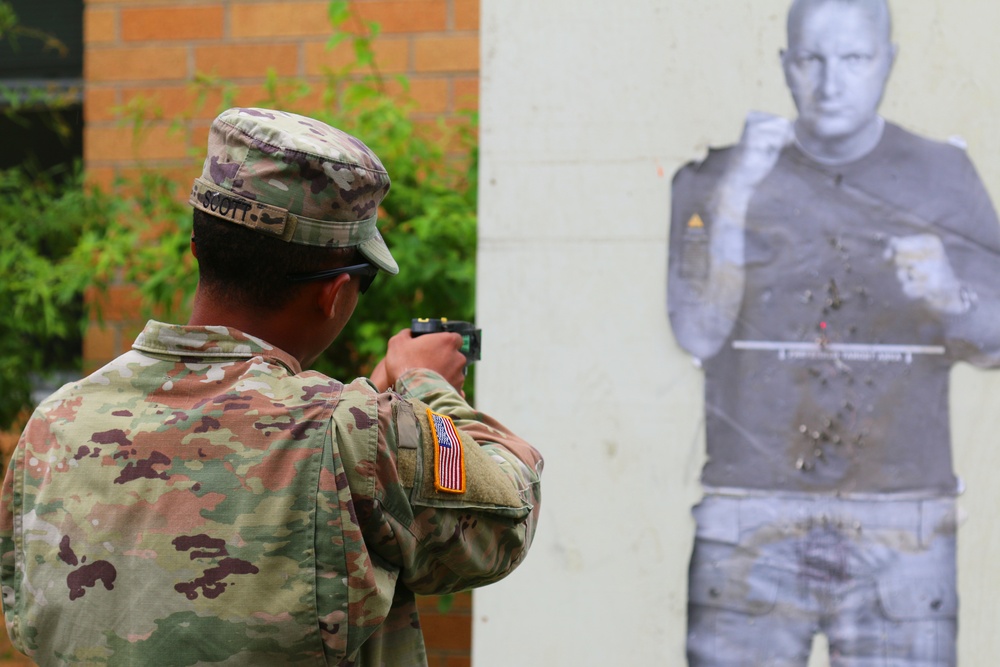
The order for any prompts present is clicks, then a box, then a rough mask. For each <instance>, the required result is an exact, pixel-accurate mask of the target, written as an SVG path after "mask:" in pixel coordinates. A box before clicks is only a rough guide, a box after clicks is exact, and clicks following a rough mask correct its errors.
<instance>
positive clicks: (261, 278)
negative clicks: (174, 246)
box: [194, 209, 364, 312]
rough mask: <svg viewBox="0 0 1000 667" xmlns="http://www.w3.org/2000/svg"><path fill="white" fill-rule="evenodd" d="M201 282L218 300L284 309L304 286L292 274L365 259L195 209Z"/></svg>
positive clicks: (268, 309) (353, 252)
mask: <svg viewBox="0 0 1000 667" xmlns="http://www.w3.org/2000/svg"><path fill="white" fill-rule="evenodd" d="M194 238H195V245H196V246H197V251H198V270H199V281H200V284H201V286H202V288H203V289H205V290H206V291H207V292H208V293H209V294H211V295H212V296H213V297H215V298H217V299H224V300H226V301H227V302H229V303H234V304H236V305H239V306H241V307H243V308H247V309H250V310H256V311H260V312H273V311H275V310H278V309H280V308H281V307H282V306H283V305H284V304H285V303H287V302H288V300H289V299H292V298H294V297H295V295H296V294H298V292H299V290H301V289H303V285H302V284H301V283H299V284H296V283H292V282H290V281H289V280H288V278H287V274H289V273H308V272H312V271H321V270H324V269H335V268H339V267H342V266H350V265H351V264H360V263H362V262H363V261H364V259H363V258H362V257H361V253H360V252H359V251H358V250H357V248H320V247H315V246H307V245H301V244H298V243H286V242H284V241H282V240H281V239H278V238H275V237H272V236H267V235H266V234H261V233H260V232H255V231H253V230H252V229H249V228H247V227H242V226H240V225H236V224H233V223H231V222H226V221H224V220H219V219H218V218H216V217H214V216H211V215H208V214H206V213H205V212H204V211H199V210H197V209H195V211H194Z"/></svg>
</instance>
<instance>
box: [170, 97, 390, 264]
mask: <svg viewBox="0 0 1000 667" xmlns="http://www.w3.org/2000/svg"><path fill="white" fill-rule="evenodd" d="M388 191H389V175H388V173H386V170H385V167H383V166H382V163H381V162H380V161H379V159H378V157H377V156H376V155H375V153H373V152H372V151H371V149H369V148H368V147H367V146H365V145H364V144H363V143H362V142H361V141H359V140H358V139H356V138H354V137H352V136H351V135H349V134H347V133H346V132H342V131H340V130H338V129H336V128H334V127H330V126H329V125H327V124H325V123H321V122H320V121H318V120H313V119H312V118H306V117H305V116H299V115H296V114H292V113H287V112H285V111H275V110H271V109H242V108H234V109H228V110H226V111H223V112H222V113H221V114H219V116H218V117H217V118H216V119H215V120H214V121H213V122H212V127H211V129H210V131H209V135H208V155H207V157H206V158H205V166H204V168H203V170H202V174H201V177H200V178H196V179H195V181H194V186H193V187H192V188H191V197H190V199H189V200H188V201H189V202H190V204H191V205H192V206H194V207H195V208H196V209H200V210H202V211H204V212H205V213H208V214H209V215H212V216H215V217H217V218H221V219H223V220H227V221H229V222H233V223H236V224H238V225H243V226H245V227H250V228H251V229H253V230H255V231H258V232H261V233H264V234H271V235H274V236H277V237H279V238H281V239H282V240H284V241H287V242H289V243H300V244H303V245H311V246H321V247H327V248H346V247H352V246H357V248H358V250H360V251H361V253H362V254H363V255H364V256H365V257H366V258H367V259H369V260H370V261H371V263H372V264H374V265H375V266H377V267H378V268H380V269H382V270H383V271H387V272H389V273H392V274H395V273H399V266H398V265H397V264H396V260H394V259H393V258H392V254H391V253H390V252H389V248H387V247H386V245H385V241H383V240H382V236H381V234H379V232H378V228H377V227H376V220H377V218H378V207H379V203H380V202H381V201H382V198H383V197H385V194H386V192H388Z"/></svg>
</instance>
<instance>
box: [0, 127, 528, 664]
mask: <svg viewBox="0 0 1000 667" xmlns="http://www.w3.org/2000/svg"><path fill="white" fill-rule="evenodd" d="M388 189H389V178H388V175H387V174H386V171H385V169H384V168H383V167H382V164H381V163H380V162H379V159H378V158H377V157H376V156H375V154H374V153H372V152H371V151H370V150H369V149H368V148H367V147H366V146H365V145H364V144H363V143H362V142H360V141H359V140H358V139H356V138H354V137H352V136H350V135H348V134H345V133H344V132H341V131H339V130H337V129H335V128H332V127H329V126H327V125H325V124H323V123H320V122H317V121H315V120H312V119H309V118H305V117H302V116H297V115H294V114H290V113H284V112H281V111H272V110H266V109H229V110H228V111H225V112H223V113H222V114H221V115H220V116H219V117H218V118H216V119H215V121H214V122H213V124H212V126H211V131H210V136H209V145H208V156H207V158H206V160H205V165H204V170H203V173H202V175H201V177H200V178H198V179H196V180H195V183H194V187H193V189H192V191H191V198H190V203H191V205H192V206H193V207H194V237H193V239H192V244H191V246H192V252H194V254H195V256H196V257H197V259H198V264H199V271H200V276H199V284H198V289H197V292H196V294H195V300H194V308H193V313H192V316H191V319H190V321H189V323H188V324H187V325H186V326H177V325H170V324H163V323H159V322H153V321H151V322H149V323H148V324H147V326H146V328H145V329H144V330H143V332H142V333H141V334H140V335H139V337H138V338H137V339H136V341H135V343H134V344H133V346H132V349H131V351H129V352H127V353H125V354H124V355H122V356H121V357H119V358H118V359H116V360H115V361H113V362H111V363H110V364H108V365H107V366H105V367H104V368H101V369H100V370H98V371H96V372H95V373H93V374H92V375H90V376H89V377H87V378H84V379H83V380H80V381H79V382H75V383H72V384H69V385H67V386H65V387H63V388H62V389H60V390H59V391H58V392H56V393H55V394H54V395H53V396H51V397H50V398H48V399H47V400H46V401H44V402H43V403H42V404H41V405H40V406H39V407H38V409H37V410H36V412H35V414H34V415H33V417H32V419H31V421H30V422H29V424H28V425H27V427H26V428H25V431H24V433H23V434H22V436H21V439H20V442H19V443H18V446H17V449H16V451H15V453H14V456H13V458H12V460H11V464H10V468H9V470H8V472H7V475H6V478H5V481H4V487H3V494H2V511H0V546H2V570H0V576H2V584H3V609H4V614H5V617H6V622H7V628H8V631H9V634H10V636H11V639H12V641H13V643H14V645H15V646H16V647H17V648H18V649H19V650H21V651H23V652H24V653H26V654H27V655H29V656H31V657H32V658H34V659H35V660H36V661H37V662H38V663H39V664H41V665H48V664H56V663H59V664H76V663H88V664H94V663H100V664H111V665H156V664H195V663H208V662H211V663H219V664H231V665H299V664H302V665H305V664H309V665H316V664H330V665H356V666H358V667H361V666H368V665H393V666H406V665H426V664H427V658H426V655H425V650H424V644H423V638H422V635H421V631H420V624H419V619H418V617H417V611H416V606H415V602H414V594H442V593H449V592H454V591H460V590H463V589H467V588H471V587H475V586H482V585H485V584H489V583H492V582H494V581H497V580H498V579H501V578H502V577H504V576H505V575H507V574H508V573H509V572H510V571H511V570H513V569H514V568H515V567H516V566H517V565H518V564H519V563H520V562H521V561H522V560H523V558H524V557H525V555H526V553H527V549H528V546H529V544H530V543H531V539H532V535H533V533H534V530H535V526H536V522H537V518H538V508H539V500H540V496H539V493H540V491H539V475H540V472H541V469H542V459H541V456H540V455H539V454H538V452H537V451H536V450H535V449H534V448H533V447H531V446H530V445H529V444H527V443H526V442H524V441H523V440H521V439H520V438H518V437H517V436H515V435H513V434H512V433H510V432H509V431H508V430H507V429H506V428H504V427H503V426H502V425H500V424H499V423H498V422H497V421H495V420H493V419H492V418H490V417H488V416H486V415H484V414H482V413H479V412H477V411H475V410H473V409H472V408H471V407H470V406H469V405H468V404H467V403H466V402H465V400H464V398H463V394H462V393H461V389H462V384H463V381H464V372H463V370H464V364H465V357H464V355H463V354H462V353H461V352H460V350H459V348H460V346H461V342H462V341H461V337H460V336H459V335H458V334H452V333H441V334H429V335H425V336H421V337H418V338H413V337H411V336H410V333H409V331H408V330H404V331H402V332H400V333H399V334H397V335H396V336H394V337H393V338H392V339H391V340H390V341H389V344H388V351H387V353H386V357H385V359H384V360H383V361H382V362H381V363H380V364H379V366H378V367H377V369H376V370H375V372H374V373H373V376H372V378H371V380H364V379H359V380H355V381H354V382H352V383H351V384H347V385H345V384H342V383H340V382H338V381H337V380H334V379H332V378H329V377H326V376H324V375H322V374H320V373H316V372H312V371H308V370H303V369H305V368H308V367H309V365H310V364H311V363H312V362H313V361H314V360H315V359H316V357H317V356H318V355H319V354H320V353H321V352H322V351H323V350H324V349H325V348H326V347H327V346H329V345H330V344H331V342H332V341H333V340H334V338H335V337H336V336H337V335H338V333H340V331H341V330H342V328H343V327H344V325H345V323H346V322H347V321H348V319H349V318H350V317H351V314H352V312H353V310H354V307H355V305H356V304H357V301H358V298H359V294H362V293H364V292H365V290H366V289H368V287H369V286H370V285H371V284H372V281H373V279H374V278H375V276H376V275H377V274H378V273H379V272H385V273H388V274H395V273H397V272H398V270H399V269H398V266H397V265H396V262H395V261H394V260H393V257H392V255H391V254H390V253H389V250H388V248H387V247H386V245H385V243H384V242H383V240H382V237H381V236H380V235H379V232H378V230H377V228H376V219H377V212H378V206H379V202H380V201H381V200H382V198H383V196H384V195H385V194H386V192H387V191H388Z"/></svg>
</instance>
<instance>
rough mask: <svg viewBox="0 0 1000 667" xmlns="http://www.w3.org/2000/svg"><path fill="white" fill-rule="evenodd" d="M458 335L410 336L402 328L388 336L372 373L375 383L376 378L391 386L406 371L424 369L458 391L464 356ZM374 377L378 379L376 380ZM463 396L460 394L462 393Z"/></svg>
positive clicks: (408, 332) (461, 377)
mask: <svg viewBox="0 0 1000 667" xmlns="http://www.w3.org/2000/svg"><path fill="white" fill-rule="evenodd" d="M461 348H462V336H461V335H460V334H457V333H450V332H442V333H433V334H424V335H422V336H418V337H416V338H414V337H413V336H411V335H410V330H409V329H403V330H402V331H400V332H399V333H397V334H396V335H395V336H393V337H392V338H390V339H389V345H388V349H387V350H386V353H385V359H383V360H382V362H381V363H379V367H381V369H380V368H376V369H375V373H372V377H373V380H374V381H375V384H376V385H377V386H379V387H380V388H381V385H380V384H379V382H380V381H383V380H384V381H385V382H386V383H387V386H390V387H391V386H392V385H393V384H395V383H396V380H397V379H398V378H399V377H400V376H401V375H403V374H404V373H406V372H407V371H409V370H413V369H416V368H426V369H428V370H432V371H434V372H435V373H438V374H439V375H441V376H442V377H444V379H445V380H447V381H448V383H449V384H451V386H453V387H455V389H457V390H458V391H459V392H461V391H462V385H464V384H465V355H464V354H462V352H461ZM376 376H378V379H376ZM463 395H464V394H463Z"/></svg>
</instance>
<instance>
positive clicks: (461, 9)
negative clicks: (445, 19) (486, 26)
mask: <svg viewBox="0 0 1000 667" xmlns="http://www.w3.org/2000/svg"><path fill="white" fill-rule="evenodd" d="M479 2H480V0H455V14H454V23H453V28H454V29H455V30H476V31H478V30H479Z"/></svg>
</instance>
